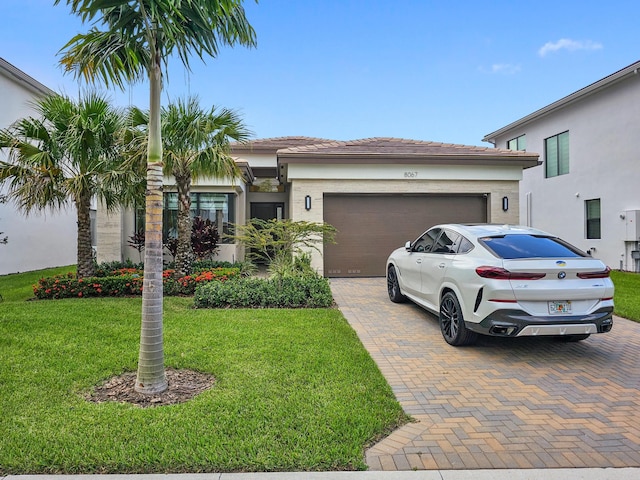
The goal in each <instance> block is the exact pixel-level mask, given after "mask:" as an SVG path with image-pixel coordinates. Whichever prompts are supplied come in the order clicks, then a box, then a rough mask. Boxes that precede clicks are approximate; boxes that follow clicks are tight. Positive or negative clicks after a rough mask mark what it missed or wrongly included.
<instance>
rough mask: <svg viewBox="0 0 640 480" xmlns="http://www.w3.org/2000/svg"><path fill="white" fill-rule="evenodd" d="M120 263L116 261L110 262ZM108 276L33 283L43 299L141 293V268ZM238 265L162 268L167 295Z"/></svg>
mask: <svg viewBox="0 0 640 480" xmlns="http://www.w3.org/2000/svg"><path fill="white" fill-rule="evenodd" d="M111 266H117V265H111ZM101 271H103V272H106V275H105V276H101V277H89V278H80V279H78V278H77V277H76V275H75V274H74V273H68V274H66V275H56V276H54V277H48V278H41V279H40V280H39V281H38V283H37V284H36V285H34V287H33V293H34V295H35V296H36V298H38V299H41V300H47V299H58V298H74V297H80V298H82V297H122V296H130V295H140V294H141V293H142V284H143V278H142V270H139V269H137V268H134V267H128V268H122V267H120V268H116V269H115V270H110V271H109V269H105V270H101ZM239 275H240V270H239V269H238V268H215V269H211V270H206V271H201V272H199V273H197V274H193V275H187V276H186V277H176V276H175V272H174V271H173V270H165V271H164V272H163V275H162V276H163V290H164V294H165V295H166V296H176V295H193V293H194V292H195V289H196V286H197V285H199V284H202V283H205V282H211V281H214V280H218V281H225V280H227V279H229V278H233V277H234V276H239Z"/></svg>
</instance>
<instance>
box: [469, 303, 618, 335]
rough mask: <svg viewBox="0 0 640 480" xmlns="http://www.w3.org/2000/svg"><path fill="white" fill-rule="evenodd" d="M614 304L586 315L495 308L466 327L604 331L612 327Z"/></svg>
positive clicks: (500, 331)
mask: <svg viewBox="0 0 640 480" xmlns="http://www.w3.org/2000/svg"><path fill="white" fill-rule="evenodd" d="M612 316H613V307H603V308H601V309H599V310H596V311H595V312H593V313H591V314H589V315H581V316H568V315H567V316H560V315H557V316H556V315H554V316H532V315H529V314H527V313H525V312H523V311H522V310H496V311H495V312H493V313H492V314H491V315H489V316H487V317H486V318H485V319H484V320H482V321H481V322H480V323H470V322H465V326H466V327H467V328H468V329H469V330H472V331H474V332H477V333H481V334H483V335H492V336H499V337H525V336H544V335H582V334H591V333H606V332H608V331H610V330H611V327H612V326H613V318H612Z"/></svg>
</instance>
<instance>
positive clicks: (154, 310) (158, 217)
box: [135, 51, 167, 394]
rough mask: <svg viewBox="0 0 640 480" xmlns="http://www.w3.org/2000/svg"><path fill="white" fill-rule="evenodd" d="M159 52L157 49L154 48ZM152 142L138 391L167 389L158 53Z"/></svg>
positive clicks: (152, 89)
mask: <svg viewBox="0 0 640 480" xmlns="http://www.w3.org/2000/svg"><path fill="white" fill-rule="evenodd" d="M153 53H157V52H153V51H152V54H153ZM149 83H150V104H149V146H148V150H147V194H146V200H145V205H146V226H145V248H144V282H143V291H142V326H141V331H140V355H139V358H138V374H137V378H136V385H135V389H136V391H138V392H140V393H146V394H154V393H160V392H163V391H164V390H166V389H167V378H166V375H165V372H164V344H163V325H162V302H163V294H162V293H163V292H162V253H163V251H162V248H163V247H162V178H163V177H162V137H161V132H160V92H161V91H162V74H161V71H160V59H159V57H158V56H157V55H156V56H155V57H154V59H153V60H152V66H151V67H150V69H149Z"/></svg>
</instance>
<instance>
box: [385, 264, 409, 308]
mask: <svg viewBox="0 0 640 480" xmlns="http://www.w3.org/2000/svg"><path fill="white" fill-rule="evenodd" d="M387 293H389V300H391V301H392V302H393V303H402V302H404V301H405V300H406V299H407V297H405V296H404V295H403V294H402V293H400V284H399V283H398V274H397V273H396V268H395V267H394V266H393V265H391V266H390V267H389V270H388V271H387Z"/></svg>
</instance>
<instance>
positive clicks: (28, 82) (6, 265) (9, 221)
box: [0, 58, 77, 275]
mask: <svg viewBox="0 0 640 480" xmlns="http://www.w3.org/2000/svg"><path fill="white" fill-rule="evenodd" d="M47 93H51V90H49V89H48V88H47V87H45V86H44V85H42V84H41V83H40V82H38V81H37V80H34V79H33V78H31V77H30V76H28V75H27V74H26V73H24V72H22V71H21V70H19V69H18V68H16V67H15V66H13V65H11V64H10V63H9V62H7V61H5V60H4V59H2V58H0V98H1V99H2V108H0V128H7V127H9V126H10V125H11V124H12V123H13V122H15V121H16V120H18V119H20V118H24V117H27V116H30V115H36V112H35V111H34V110H33V108H32V106H31V105H30V102H33V101H34V100H35V99H36V98H37V97H38V96H41V95H45V94H47ZM0 156H2V157H0V158H2V159H5V158H6V157H5V153H4V152H0ZM3 193H6V186H5V187H3V186H2V185H0V194H3ZM0 231H1V232H4V234H3V235H2V236H3V237H4V236H8V238H9V242H8V243H7V244H6V245H0V275H3V274H7V273H15V272H25V271H30V270H38V269H41V268H46V267H56V266H62V265H71V264H74V263H76V232H77V228H76V215H75V212H74V211H73V209H69V210H68V211H63V212H57V213H51V212H46V213H32V214H30V215H29V216H28V217H25V216H24V214H22V213H20V212H19V211H18V210H17V209H16V207H15V205H13V204H11V203H4V204H0Z"/></svg>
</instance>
